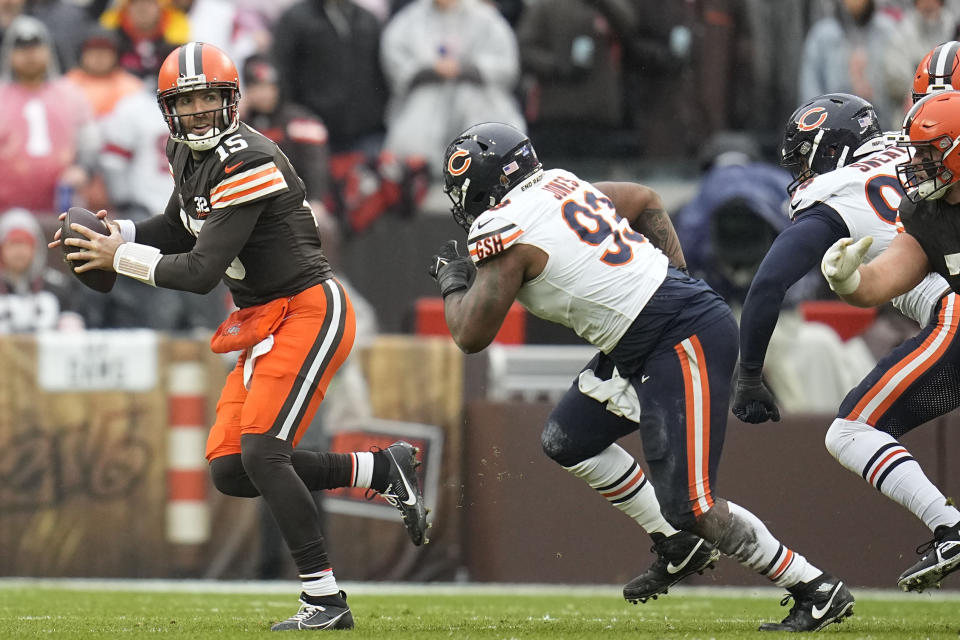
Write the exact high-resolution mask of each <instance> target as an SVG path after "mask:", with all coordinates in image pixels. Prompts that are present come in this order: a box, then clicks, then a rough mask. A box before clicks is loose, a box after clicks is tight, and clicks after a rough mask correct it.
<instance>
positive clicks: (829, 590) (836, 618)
mask: <svg viewBox="0 0 960 640" xmlns="http://www.w3.org/2000/svg"><path fill="white" fill-rule="evenodd" d="M787 591H788V592H789V593H788V594H787V596H786V597H785V598H784V599H783V600H781V601H780V605H781V606H784V607H785V606H787V603H788V602H790V600H791V598H792V599H793V601H794V603H793V607H791V608H790V613H789V614H787V617H786V618H784V619H783V621H782V622H765V623H763V624H762V625H760V631H791V632H793V631H819V630H820V629H823V628H824V627H825V626H827V625H828V624H831V623H834V622H838V623H839V622H843V619H844V618H846V617H847V616H852V615H853V602H854V598H853V595H852V594H851V593H850V591H849V590H848V589H847V587H846V586H845V585H844V584H843V581H842V580H838V579H837V578H834V577H833V576H831V575H829V574H826V573H821V574H820V576H819V577H817V578H814V579H813V580H811V581H810V582H807V583H801V584H798V585H796V586H795V587H791V588H789V589H787Z"/></svg>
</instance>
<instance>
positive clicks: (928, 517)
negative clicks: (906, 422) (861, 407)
mask: <svg viewBox="0 0 960 640" xmlns="http://www.w3.org/2000/svg"><path fill="white" fill-rule="evenodd" d="M826 445H827V450H828V451H829V452H830V454H831V455H832V456H833V457H834V458H836V459H837V461H838V462H840V464H842V465H843V466H844V467H846V468H847V469H849V470H850V471H852V472H854V473H857V474H860V476H861V477H863V479H864V480H866V481H867V482H869V483H870V484H871V485H873V486H874V487H875V488H876V489H877V490H878V491H880V493H882V494H883V495H885V496H887V497H888V498H890V499H891V500H893V501H895V502H897V503H899V504H901V505H903V506H904V507H906V508H907V509H909V510H910V512H911V513H912V514H913V515H915V516H917V517H918V518H920V520H921V521H922V522H923V523H924V524H925V525H927V526H928V527H930V530H931V531H933V530H934V529H936V528H937V527H938V526H940V525H953V524H956V523H957V522H960V511H958V510H957V509H956V507H953V506H951V505H949V504H948V503H947V498H946V497H945V496H944V495H943V493H942V492H941V491H940V490H939V489H937V487H936V486H935V485H934V484H933V483H932V482H930V480H929V478H927V476H926V475H925V474H924V473H923V469H922V468H920V465H919V463H917V461H916V460H914V458H913V456H911V455H910V452H909V451H907V449H906V447H904V446H903V445H902V444H900V442H898V441H897V439H896V438H894V437H893V436H891V435H890V434H889V433H886V432H884V431H880V430H879V429H876V428H874V427H871V426H870V425H868V424H865V423H863V422H854V421H851V420H843V419H841V418H837V419H836V420H834V421H833V424H831V425H830V428H829V429H828V430H827V436H826Z"/></svg>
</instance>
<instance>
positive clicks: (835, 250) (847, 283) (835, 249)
mask: <svg viewBox="0 0 960 640" xmlns="http://www.w3.org/2000/svg"><path fill="white" fill-rule="evenodd" d="M872 244H873V236H864V237H862V238H860V239H859V240H857V241H856V242H854V241H853V238H840V239H839V240H837V241H836V242H834V243H833V245H831V247H830V248H829V249H827V252H826V253H824V254H823V260H822V261H821V262H820V271H822V272H823V277H825V278H826V279H827V283H828V284H829V285H830V288H831V289H833V290H834V291H836V292H837V293H839V294H840V295H845V294H847V293H853V292H854V291H856V290H857V287H859V286H860V272H859V271H858V270H857V269H858V267H859V266H860V263H862V262H863V256H865V255H866V253H867V250H868V249H870V245H872Z"/></svg>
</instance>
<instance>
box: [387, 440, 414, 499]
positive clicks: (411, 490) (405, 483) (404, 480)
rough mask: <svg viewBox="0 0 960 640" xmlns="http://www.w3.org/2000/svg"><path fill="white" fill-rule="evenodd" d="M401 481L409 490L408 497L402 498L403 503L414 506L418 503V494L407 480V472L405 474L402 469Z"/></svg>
mask: <svg viewBox="0 0 960 640" xmlns="http://www.w3.org/2000/svg"><path fill="white" fill-rule="evenodd" d="M391 453H392V452H391ZM394 460H396V458H394ZM397 466H400V465H397ZM400 482H402V483H403V488H404V490H405V491H406V492H407V499H406V500H401V502H403V504H405V505H407V506H408V507H412V506H413V505H415V504H417V496H416V494H415V493H414V492H413V487H411V486H410V483H408V482H407V474H405V473H404V472H403V471H402V470H401V471H400Z"/></svg>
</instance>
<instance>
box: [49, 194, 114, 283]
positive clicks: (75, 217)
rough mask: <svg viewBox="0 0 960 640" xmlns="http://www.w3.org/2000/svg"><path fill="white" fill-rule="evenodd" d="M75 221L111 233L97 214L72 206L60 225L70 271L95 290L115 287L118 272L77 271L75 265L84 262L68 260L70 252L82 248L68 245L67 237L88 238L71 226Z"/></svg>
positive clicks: (62, 243) (98, 231)
mask: <svg viewBox="0 0 960 640" xmlns="http://www.w3.org/2000/svg"><path fill="white" fill-rule="evenodd" d="M73 223H77V224H79V225H81V226H83V227H86V228H88V229H92V230H94V231H96V232H97V233H101V234H103V235H105V236H108V235H110V230H109V229H107V225H106V224H104V222H103V220H101V219H100V218H98V217H97V214H95V213H93V212H92V211H88V210H87V209H83V208H81V207H70V209H69V210H68V211H67V215H66V216H65V217H64V218H63V224H62V225H61V227H60V247H61V248H62V249H63V259H64V261H65V262H66V263H67V264H68V265H70V273H72V274H73V275H75V276H76V277H77V279H78V280H79V281H80V282H82V283H83V284H85V285H87V286H88V287H90V288H91V289H93V290H94V291H99V292H101V293H106V292H108V291H110V290H111V289H113V285H114V283H115V282H116V281H117V274H116V272H114V271H103V270H101V269H94V270H93V271H85V272H83V273H77V272H76V271H74V270H73V267H74V266H77V265H79V264H82V262H81V261H76V264H74V261H72V260H67V254H68V253H75V252H77V251H79V250H80V249H78V248H77V247H73V246H67V245H66V244H65V243H64V242H63V241H64V240H66V239H67V238H80V239H82V240H86V239H87V237H86V236H85V235H83V234H82V233H80V232H79V231H74V230H73V229H71V228H70V225H71V224H73Z"/></svg>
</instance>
